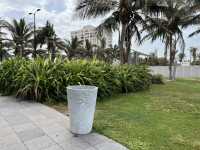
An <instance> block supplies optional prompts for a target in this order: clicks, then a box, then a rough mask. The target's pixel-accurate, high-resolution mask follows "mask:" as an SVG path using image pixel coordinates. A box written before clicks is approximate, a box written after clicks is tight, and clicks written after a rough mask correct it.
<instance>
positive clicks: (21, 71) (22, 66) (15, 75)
mask: <svg viewBox="0 0 200 150" xmlns="http://www.w3.org/2000/svg"><path fill="white" fill-rule="evenodd" d="M69 85H95V86H97V87H99V95H98V96H99V98H100V99H101V98H103V97H107V96H111V95H113V94H116V93H128V92H136V91H140V90H145V89H148V88H149V87H150V85H151V75H150V73H149V70H148V69H147V68H146V67H145V66H128V65H121V66H112V65H110V64H107V63H104V62H100V61H97V60H93V61H86V60H73V61H67V60H61V59H56V60H55V62H51V61H50V60H49V59H42V58H37V59H36V60H25V59H23V58H13V59H9V60H6V61H4V62H3V63H2V64H1V65H0V92H1V93H2V94H4V95H11V94H16V95H17V96H19V97H24V98H29V99H34V100H36V101H39V102H44V101H47V100H66V87H67V86H69Z"/></svg>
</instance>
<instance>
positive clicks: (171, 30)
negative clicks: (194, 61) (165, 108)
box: [143, 0, 194, 80]
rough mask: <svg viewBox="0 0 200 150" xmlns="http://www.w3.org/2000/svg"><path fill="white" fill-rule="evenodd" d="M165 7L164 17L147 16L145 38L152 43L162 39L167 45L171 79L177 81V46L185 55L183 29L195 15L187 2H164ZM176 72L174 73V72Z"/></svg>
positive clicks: (166, 0)
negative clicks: (175, 74)
mask: <svg viewBox="0 0 200 150" xmlns="http://www.w3.org/2000/svg"><path fill="white" fill-rule="evenodd" d="M163 7H165V9H164V11H163V13H162V15H160V16H159V17H152V16H151V17H149V16H147V17H146V18H147V24H148V26H147V27H146V28H145V29H146V31H147V32H148V34H147V35H146V36H145V37H144V38H143V40H144V39H151V40H152V42H153V41H155V40H157V39H161V40H162V42H164V43H165V49H166V52H165V53H167V52H168V51H169V56H170V63H169V79H170V80H173V79H175V76H174V73H173V72H175V67H174V68H173V66H175V55H176V53H177V44H179V46H180V49H181V53H184V49H185V41H184V37H183V32H182V27H183V26H184V25H185V24H186V23H187V22H188V21H189V20H190V18H191V16H192V15H193V13H194V12H193V11H192V10H191V9H192V6H189V5H188V2H187V1H185V0H176V1H174V0H163ZM173 70H174V71H173Z"/></svg>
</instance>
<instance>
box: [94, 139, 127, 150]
mask: <svg viewBox="0 0 200 150" xmlns="http://www.w3.org/2000/svg"><path fill="white" fill-rule="evenodd" d="M95 148H96V149H97V150H128V149H127V148H126V147H124V146H122V145H120V144H118V143H116V142H114V141H113V142H105V143H101V144H97V145H95Z"/></svg>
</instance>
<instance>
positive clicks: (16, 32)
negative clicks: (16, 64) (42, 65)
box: [3, 19, 33, 56]
mask: <svg viewBox="0 0 200 150" xmlns="http://www.w3.org/2000/svg"><path fill="white" fill-rule="evenodd" d="M3 27H4V28H5V29H6V30H7V31H9V32H10V34H11V39H7V40H9V41H10V43H11V44H10V45H12V46H13V49H14V50H15V51H14V54H15V55H18V56H25V55H26V54H27V53H28V52H27V51H26V48H29V46H28V45H29V44H30V43H32V35H33V27H32V25H31V24H27V23H26V21H25V20H24V19H20V20H19V21H17V20H15V19H14V20H13V21H12V23H9V22H7V21H4V23H3Z"/></svg>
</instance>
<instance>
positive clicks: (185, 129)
mask: <svg viewBox="0 0 200 150" xmlns="http://www.w3.org/2000/svg"><path fill="white" fill-rule="evenodd" d="M95 129H96V130H97V131H98V132H99V133H102V134H104V135H106V136H108V137H111V138H112V139H114V140H116V141H118V142H120V143H122V144H123V145H126V146H127V147H128V148H129V149H131V150H200V81H189V80H178V81H176V82H168V83H167V84H166V85H155V86H153V88H152V89H151V90H149V91H146V92H140V93H134V94H129V95H124V96H117V97H113V98H110V99H105V100H104V101H103V102H101V103H98V106H97V112H96V117H95Z"/></svg>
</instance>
